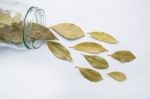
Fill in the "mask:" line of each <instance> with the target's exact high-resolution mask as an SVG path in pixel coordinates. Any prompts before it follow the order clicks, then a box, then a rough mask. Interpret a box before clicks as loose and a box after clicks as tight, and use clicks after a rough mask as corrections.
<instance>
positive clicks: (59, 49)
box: [47, 40, 72, 62]
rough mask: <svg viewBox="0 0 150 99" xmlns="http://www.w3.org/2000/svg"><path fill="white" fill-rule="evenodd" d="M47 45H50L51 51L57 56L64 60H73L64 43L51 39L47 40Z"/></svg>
mask: <svg viewBox="0 0 150 99" xmlns="http://www.w3.org/2000/svg"><path fill="white" fill-rule="evenodd" d="M47 45H48V48H49V49H50V51H51V52H52V53H53V55H55V56H56V57H58V58H60V59H62V60H67V61H69V62H71V61H72V57H71V54H70V52H69V51H68V50H67V49H66V48H65V47H64V46H63V45H62V44H60V43H58V42H56V41H53V40H51V41H48V42H47Z"/></svg>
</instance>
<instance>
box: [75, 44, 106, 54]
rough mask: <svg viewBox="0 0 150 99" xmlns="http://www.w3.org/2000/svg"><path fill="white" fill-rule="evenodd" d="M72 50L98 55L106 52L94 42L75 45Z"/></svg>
mask: <svg viewBox="0 0 150 99" xmlns="http://www.w3.org/2000/svg"><path fill="white" fill-rule="evenodd" d="M73 48H75V49H76V50H80V51H84V52H87V53H92V54H98V53H101V52H105V51H107V49H105V48H104V47H103V46H102V45H100V44H98V43H95V42H83V43H79V44H77V45H75V46H74V47H73Z"/></svg>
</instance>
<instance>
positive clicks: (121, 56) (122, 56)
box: [109, 50, 136, 63]
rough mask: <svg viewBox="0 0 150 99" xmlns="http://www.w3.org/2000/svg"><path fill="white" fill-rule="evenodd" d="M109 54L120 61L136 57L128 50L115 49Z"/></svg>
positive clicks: (123, 61)
mask: <svg viewBox="0 0 150 99" xmlns="http://www.w3.org/2000/svg"><path fill="white" fill-rule="evenodd" d="M109 56H111V57H112V58H114V59H116V60H118V61H120V62H121V63H125V62H130V61H132V60H134V59H135V58H136V57H135V56H134V55H133V54H132V53H131V52H130V51H127V50H121V51H117V52H115V53H113V54H112V55H109Z"/></svg>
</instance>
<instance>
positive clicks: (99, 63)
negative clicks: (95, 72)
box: [84, 55, 109, 69]
mask: <svg viewBox="0 0 150 99" xmlns="http://www.w3.org/2000/svg"><path fill="white" fill-rule="evenodd" d="M84 57H85V59H86V60H87V61H88V63H89V64H91V66H92V67H94V68H97V69H106V68H108V66H109V64H108V62H107V61H106V60H105V59H104V58H102V57H100V56H96V55H84Z"/></svg>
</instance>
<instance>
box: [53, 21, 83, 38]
mask: <svg viewBox="0 0 150 99" xmlns="http://www.w3.org/2000/svg"><path fill="white" fill-rule="evenodd" d="M51 29H52V30H54V31H55V32H57V33H58V34H60V35H61V36H62V37H64V38H66V39H70V40H74V39H78V38H81V37H83V36H84V35H85V34H84V32H83V31H82V29H81V28H80V27H78V26H77V25H75V24H72V23H60V24H57V25H54V26H52V27H51Z"/></svg>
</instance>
